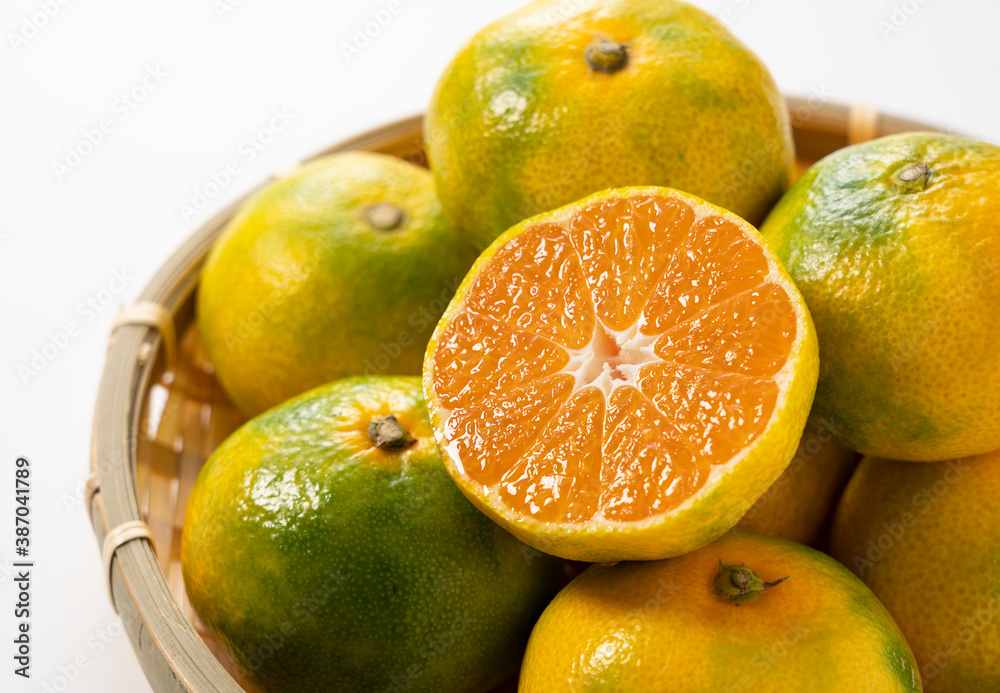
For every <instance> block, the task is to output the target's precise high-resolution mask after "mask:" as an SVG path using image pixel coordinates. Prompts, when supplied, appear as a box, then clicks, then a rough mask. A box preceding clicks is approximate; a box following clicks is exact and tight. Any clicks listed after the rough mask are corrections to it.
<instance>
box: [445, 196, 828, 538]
mask: <svg viewBox="0 0 1000 693" xmlns="http://www.w3.org/2000/svg"><path fill="white" fill-rule="evenodd" d="M755 236H756V232H755V231H753V229H752V228H751V227H749V226H748V225H746V224H745V223H743V222H742V221H741V220H739V219H738V218H736V217H734V216H732V215H730V214H728V213H726V212H724V211H722V210H719V209H718V208H715V207H712V206H710V205H707V204H705V203H704V202H703V201H700V200H697V198H694V197H691V196H687V195H684V194H680V193H677V192H676V191H671V190H667V189H662V188H637V189H626V190H623V191H611V192H609V193H606V194H602V195H597V196H594V197H593V198H590V199H588V200H585V201H582V202H580V203H578V204H577V205H572V206H570V207H567V208H565V210H560V211H557V212H555V213H553V215H549V216H546V217H541V218H539V219H536V220H529V221H528V222H525V224H523V225H521V227H518V228H517V229H514V230H512V231H511V232H510V233H508V234H506V235H505V236H504V237H502V238H501V239H499V240H498V241H497V243H496V244H494V247H493V248H492V249H491V251H488V252H487V253H485V254H484V256H483V257H482V258H481V259H480V260H479V261H478V262H477V265H476V266H475V267H474V269H473V271H472V272H471V273H470V275H469V277H468V278H467V279H466V282H465V284H464V285H463V287H462V289H460V291H459V295H458V296H457V297H456V299H455V301H454V302H453V303H452V306H451V307H449V310H448V313H447V314H446V317H445V319H444V320H443V321H442V322H441V324H440V325H439V326H438V330H437V332H436V333H435V337H434V339H433V340H432V345H431V347H430V349H429V350H428V357H427V365H426V367H425V388H426V389H427V390H428V391H429V393H430V394H429V396H428V400H429V401H432V416H433V417H434V420H435V423H438V424H439V425H438V427H437V430H438V436H439V444H440V445H441V446H442V450H443V451H444V452H445V454H446V458H447V459H448V460H450V461H451V463H453V465H454V467H455V469H454V472H456V473H457V475H458V476H459V477H463V478H464V479H465V480H466V481H468V482H470V483H471V484H472V485H474V486H477V487H479V488H481V489H485V490H486V493H487V494H488V496H489V499H490V500H492V501H493V502H494V503H497V504H499V505H502V506H503V508H504V509H505V510H508V511H510V513H512V514H513V515H516V516H520V517H524V518H530V519H531V520H533V521H535V522H538V523H554V524H559V525H567V526H572V525H584V524H586V523H588V522H591V521H596V522H601V523H639V522H642V521H645V520H649V519H650V518H654V517H656V516H658V515H661V514H663V513H667V512H670V511H674V510H677V509H678V508H680V507H682V506H684V504H685V503H689V502H690V501H691V500H692V498H693V497H695V496H696V495H698V494H699V493H701V492H702V491H703V489H704V488H705V487H706V485H709V484H710V483H711V482H712V481H713V480H717V478H718V476H719V475H720V474H721V473H723V472H722V471H721V468H725V467H727V466H729V465H731V463H732V462H733V460H734V458H736V457H738V456H739V455H740V454H741V453H742V452H743V451H744V450H746V449H747V448H748V447H751V446H753V445H754V444H755V443H756V442H758V441H759V440H760V439H761V436H762V434H763V433H764V432H765V431H766V430H768V427H769V426H771V424H772V420H773V418H774V416H775V412H776V411H777V410H778V409H779V408H781V405H782V399H783V397H782V395H783V390H788V389H790V388H792V386H793V385H792V384H793V382H794V383H795V385H794V387H795V388H796V389H801V390H803V391H804V392H805V399H806V402H805V405H806V407H808V397H809V396H811V388H812V383H811V382H810V378H811V377H814V376H811V375H810V374H809V373H805V374H804V375H803V376H802V377H801V378H799V377H798V376H797V374H796V366H797V364H798V361H799V359H798V358H797V357H796V358H790V356H791V355H793V354H796V353H797V352H798V350H799V349H801V348H802V347H801V345H803V344H805V345H807V347H806V348H804V350H803V351H804V353H808V351H809V346H808V345H810V336H811V332H810V329H811V326H810V325H809V322H808V316H807V315H806V313H805V310H804V308H802V306H801V302H800V300H799V298H798V295H797V294H796V293H795V289H794V286H792V285H791V283H790V282H789V281H788V280H787V279H786V278H785V277H783V275H782V274H781V272H780V267H779V266H778V265H777V264H776V263H775V262H774V260H773V258H771V257H770V256H769V254H768V253H767V251H766V250H765V249H764V248H763V247H762V244H761V242H760V241H759V240H758V239H756V238H755ZM811 348H813V349H814V348H815V345H814V344H813V345H812V346H811ZM807 360H808V359H807ZM813 367H814V365H813ZM807 370H808V369H807ZM800 381H801V384H800ZM796 404H797V405H798V406H799V408H801V402H798V401H797V402H796ZM805 415H806V412H802V411H796V412H795V413H794V414H793V416H792V423H790V424H789V426H790V429H796V427H797V430H791V435H793V436H794V437H795V438H796V439H797V437H798V435H799V434H800V433H801V427H802V425H804V422H805ZM779 447H780V446H779ZM782 456H784V451H781V452H779V453H778V455H777V457H782ZM789 457H790V455H787V456H784V457H783V459H780V460H778V461H776V462H775V463H774V464H773V465H772V466H773V469H768V473H771V474H773V476H777V474H779V473H780V471H781V469H782V468H783V467H784V465H785V464H787V462H788V459H789ZM764 466H767V465H764ZM771 481H773V478H772V479H771ZM767 483H769V482H767ZM765 489H766V484H765V485H764V486H763V487H760V488H751V489H744V490H743V491H742V493H743V494H745V495H752V494H756V495H753V497H749V498H742V499H740V500H739V501H738V503H737V504H739V503H744V504H745V505H746V506H748V505H749V504H751V503H752V502H753V501H754V500H755V499H756V497H757V496H759V495H760V493H762V492H763V491H764V490H765ZM474 495H475V494H474ZM480 500H482V498H481V499H480ZM487 504H489V501H487ZM743 509H744V510H745V509H746V508H745V507H744V508H743ZM738 519H739V516H738V515H737V516H735V517H732V518H730V521H729V525H728V526H732V524H735V522H736V521H737V520H738ZM728 526H725V527H722V528H721V529H720V530H718V531H719V533H721V532H722V531H725V529H728ZM703 541H704V540H703ZM539 548H543V550H549V551H553V552H556V553H559V549H558V547H555V546H551V545H547V544H546V545H544V546H539ZM653 550H655V549H653ZM663 550H665V549H664V547H660V548H659V551H663ZM666 550H670V549H666ZM560 555H565V554H560ZM567 557H577V556H567Z"/></svg>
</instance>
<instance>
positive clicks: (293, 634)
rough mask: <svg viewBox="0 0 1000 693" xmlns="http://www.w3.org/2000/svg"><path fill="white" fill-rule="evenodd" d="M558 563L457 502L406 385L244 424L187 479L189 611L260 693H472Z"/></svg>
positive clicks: (387, 382) (511, 657)
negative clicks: (398, 690)
mask: <svg viewBox="0 0 1000 693" xmlns="http://www.w3.org/2000/svg"><path fill="white" fill-rule="evenodd" d="M560 564H561V561H557V560H555V559H551V558H549V557H547V556H544V555H537V553H536V552H534V551H531V550H530V549H528V547H526V546H524V545H523V544H521V543H519V542H518V541H517V540H516V539H514V537H512V536H510V535H509V534H508V533H507V532H505V531H504V530H503V529H501V528H500V527H498V526H497V525H496V524H495V523H493V522H491V521H490V520H489V519H488V518H486V517H485V516H484V515H483V514H482V513H480V512H479V511H477V510H476V509H475V508H474V507H473V506H472V505H471V504H470V503H469V502H468V501H467V500H466V498H465V497H464V496H462V494H461V493H460V492H459V491H458V489H456V488H455V484H454V483H453V482H452V481H451V479H449V478H448V475H447V473H446V472H445V470H444V466H443V465H442V463H441V457H440V454H439V453H438V451H437V447H436V445H435V443H434V440H433V437H432V435H431V430H430V422H429V421H428V420H427V412H426V410H425V408H424V406H423V397H422V392H421V390H420V381H419V379H418V378H386V377H380V378H352V379H347V380H341V381H337V382H335V383H332V384H329V385H325V386H323V387H320V388H317V389H315V390H312V391H310V392H308V393H305V394H304V395H302V396H300V397H298V398H295V399H293V400H291V401H289V402H287V403H285V404H283V405H281V406H279V407H276V408H274V409H271V410H269V411H268V412H266V413H265V414H263V415H261V416H259V417H257V418H255V419H253V420H251V421H250V422H249V423H247V424H246V425H244V426H243V427H242V428H240V429H239V430H238V431H236V432H235V433H234V434H233V435H232V436H231V437H230V438H229V439H227V440H226V442H225V443H223V445H222V446H221V447H219V449H218V450H216V452H215V453H214V454H213V455H212V457H211V459H210V460H209V461H208V463H207V464H206V466H205V468H204V469H203V470H202V473H201V474H200V476H199V477H198V481H197V483H196V485H195V487H194V490H193V491H192V494H191V498H190V501H189V502H188V504H187V517H186V520H185V523H184V535H183V541H182V567H183V570H184V580H185V585H186V588H187V591H188V594H189V596H190V598H191V603H192V605H193V606H194V607H195V609H196V610H197V612H198V614H199V615H200V617H201V618H202V620H203V621H204V622H205V624H206V625H207V626H208V627H209V628H211V629H212V631H213V632H214V633H216V634H217V636H218V637H219V640H220V641H221V642H222V643H223V644H225V646H226V648H227V649H228V650H229V652H230V653H231V654H232V656H233V659H234V660H235V661H236V662H237V663H238V664H239V665H240V667H241V668H242V670H243V671H244V672H245V673H246V674H247V676H248V677H249V678H251V679H252V680H253V681H254V682H255V683H256V684H257V685H258V686H259V687H260V688H261V690H263V691H267V692H268V693H300V692H301V693H320V692H323V691H358V692H362V691H364V692H367V691H382V690H389V689H392V688H394V687H396V686H402V687H405V689H406V690H407V691H412V692H414V693H415V692H417V691H426V692H428V693H438V692H439V691H455V692H456V693H481V692H482V691H483V690H486V689H487V688H489V687H490V686H491V685H493V684H496V683H497V682H499V681H500V680H501V679H503V678H504V677H507V676H509V675H511V674H512V673H514V672H515V671H516V669H517V664H518V661H519V660H520V656H521V654H522V652H523V648H524V644H525V642H526V641H527V636H528V633H529V631H530V629H531V626H532V625H533V623H534V620H535V619H536V618H537V616H538V614H539V613H540V612H541V610H542V609H543V608H544V606H545V604H546V603H547V601H548V599H549V598H550V596H551V595H552V593H553V591H554V588H555V585H556V578H557V576H558V572H559V568H560ZM404 684H405V686H404Z"/></svg>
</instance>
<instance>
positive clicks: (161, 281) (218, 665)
mask: <svg viewBox="0 0 1000 693" xmlns="http://www.w3.org/2000/svg"><path fill="white" fill-rule="evenodd" d="M788 107H789V112H790V113H791V116H792V125H793V132H794V135H795V142H796V149H797V154H798V158H799V168H800V170H801V169H802V168H805V167H806V166H808V165H810V164H811V163H813V162H815V161H816V160H818V159H819V158H821V157H823V156H825V155H826V154H829V153H830V152H832V151H834V150H836V149H839V148H841V147H844V146H846V145H847V144H852V143H857V142H861V141H865V140H867V139H871V138H873V137H877V136H882V135H888V134H893V133H897V132H906V131H911V130H932V129H934V128H931V127H928V126H926V125H924V124H921V123H917V122H914V121H909V120H904V119H900V118H894V117H890V116H884V115H879V114H878V113H876V112H875V111H874V110H873V109H871V108H868V107H864V106H856V107H853V108H847V107H845V106H839V105H836V104H828V103H823V102H821V101H818V100H809V99H796V98H791V99H788ZM421 122H422V121H421V117H420V116H416V117H412V118H408V119H406V120H401V121H398V122H395V123H392V124H389V125H386V126H384V127H381V128H379V129H377V130H372V131H370V132H367V133H364V134H362V135H359V136H357V137H355V138H352V139H350V140H348V141H346V142H342V143H340V144H337V145H334V146H332V147H330V148H328V149H326V150H324V151H322V152H320V153H318V154H316V155H315V156H313V157H310V158H309V159H307V160H306V161H303V162H302V163H303V164H304V163H308V161H311V160H313V159H315V158H318V157H320V156H324V155H326V154H331V153H334V152H338V151H346V150H353V149H363V150H370V151H380V152H383V153H387V154H392V155H396V156H401V157H403V158H407V159H409V160H411V161H414V162H415V163H424V161H425V160H424V159H423V155H422V149H421V140H420V132H421ZM287 173H289V171H285V172H282V175H287ZM280 177H282V176H281V175H279V176H274V177H272V179H271V180H274V179H277V178H280ZM269 182H270V181H266V182H265V183H264V184H262V185H261V186H258V188H256V189H254V190H252V191H250V192H249V193H247V194H246V195H244V196H243V197H241V198H240V199H238V200H236V201H234V202H233V203H232V204H230V205H229V206H228V207H226V208H225V209H224V210H222V211H221V212H220V213H219V214H217V215H216V216H215V217H213V218H212V219H211V220H209V221H208V222H207V223H206V224H205V225H204V226H202V227H201V228H200V229H199V230H198V231H196V232H195V233H194V234H193V235H192V236H191V237H190V238H189V239H188V240H187V241H186V242H185V243H184V244H183V245H182V246H181V247H180V248H179V249H178V250H177V251H176V252H175V253H174V254H173V256H172V257H171V258H170V259H169V260H168V261H167V262H166V263H165V264H164V265H163V267H162V268H161V269H160V271H159V272H157V274H156V275H155V276H154V277H153V279H152V280H151V281H150V283H149V284H148V286H147V287H146V288H145V290H144V291H143V292H142V294H141V296H140V297H139V302H140V303H139V304H138V305H139V306H140V307H139V308H138V309H136V308H133V309H130V310H128V311H126V312H125V313H124V314H123V315H122V316H120V317H119V318H118V319H117V320H116V322H115V331H114V335H113V339H112V340H111V343H110V345H109V349H108V356H107V363H106V365H105V369H104V374H103V376H102V378H101V384H100V390H99V393H98V399H97V408H96V412H95V418H94V433H93V439H92V445H91V472H92V473H91V478H90V479H89V480H88V482H87V486H86V490H85V501H86V505H87V511H88V514H89V516H90V519H91V523H92V525H93V528H94V533H95V534H96V536H97V539H98V542H99V544H101V545H102V546H105V545H106V546H107V547H108V548H107V551H106V554H107V555H106V557H105V558H106V572H105V574H106V575H107V576H108V579H109V591H110V594H111V600H112V603H113V604H114V605H115V607H116V609H117V610H118V613H119V616H120V617H121V620H122V623H123V625H124V628H125V631H126V632H127V633H128V636H129V639H130V640H131V642H132V647H133V649H134V651H135V653H136V656H137V657H138V659H139V662H140V664H141V665H142V668H143V670H144V672H145V674H146V677H147V679H148V680H149V682H150V685H151V686H152V688H153V689H154V690H155V691H156V692H157V693H168V692H169V693H176V692H180V691H191V692H194V693H241V692H242V691H244V690H245V688H244V687H241V685H240V684H239V683H237V680H236V679H235V678H234V676H233V675H231V674H230V671H227V669H226V668H225V667H224V666H223V664H222V662H221V661H220V657H219V655H217V654H214V653H213V650H212V649H210V647H209V645H208V644H206V642H205V640H204V639H203V636H202V635H199V633H198V631H197V630H196V629H195V626H194V625H193V624H192V622H191V621H190V620H189V615H186V614H185V612H184V610H182V608H181V606H180V604H179V602H178V599H177V598H175V594H174V592H172V591H171V589H170V586H169V585H168V581H167V578H166V576H165V575H164V571H163V570H162V569H161V564H160V563H159V562H158V560H157V556H156V553H155V551H154V548H153V545H152V536H153V534H154V532H152V531H151V530H150V529H149V526H148V525H147V524H146V523H147V522H153V521H154V520H156V519H157V518H156V517H155V516H154V513H152V512H149V513H147V516H144V515H143V513H142V512H140V507H141V505H142V504H141V503H140V498H139V495H140V492H139V489H140V488H141V485H140V482H139V478H138V477H139V473H138V465H137V460H138V457H139V449H140V447H141V445H142V444H143V442H144V436H143V434H142V426H141V423H140V422H141V417H142V416H143V413H144V407H145V406H146V405H147V397H148V394H149V392H150V388H151V387H152V386H153V385H154V384H155V383H160V384H161V385H164V386H168V387H169V386H170V385H171V383H172V380H171V376H170V375H169V372H170V371H172V369H173V368H174V367H175V364H176V363H177V354H178V353H180V352H181V350H182V349H181V348H180V347H179V345H178V343H177V338H176V336H175V335H184V334H186V333H187V331H188V328H189V326H191V325H192V324H193V323H194V314H193V301H192V298H193V294H194V290H195V287H196V285H197V282H198V275H199V272H200V270H201V266H202V263H203V262H204V259H205V256H206V254H207V252H208V250H209V248H210V247H211V245H212V243H213V242H214V241H215V239H216V238H217V237H218V236H219V234H220V233H221V231H222V229H223V228H224V227H225V225H226V223H227V222H228V221H229V219H230V218H231V217H232V216H233V215H234V213H235V212H236V211H237V210H238V209H239V208H240V207H241V206H242V204H243V203H244V201H245V200H247V199H248V198H249V197H251V196H252V195H253V194H255V193H256V192H257V191H258V190H259V189H260V188H261V187H263V186H264V185H266V184H267V183H269ZM165 374H167V375H166V377H164V376H165ZM206 377H208V378H210V377H211V374H210V373H208V374H207V375H206ZM181 510H183V508H181ZM109 534H110V535H112V536H111V539H110V540H108V538H107V537H108V535H109ZM123 537H124V541H122V539H123ZM106 542H107V544H106ZM244 686H246V684H244Z"/></svg>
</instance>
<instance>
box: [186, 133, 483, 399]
mask: <svg viewBox="0 0 1000 693" xmlns="http://www.w3.org/2000/svg"><path fill="white" fill-rule="evenodd" d="M473 260H475V252H474V251H473V250H472V248H471V246H470V245H469V244H468V243H467V242H466V241H464V240H463V239H462V238H461V237H459V236H458V235H457V234H456V232H455V231H454V230H453V228H452V227H451V225H450V224H448V222H447V221H446V220H445V218H444V215H443V214H442V212H441V205H440V203H439V202H438V199H437V196H436V194H435V192H434V180H433V177H432V176H431V174H430V172H429V171H427V170H426V169H422V168H420V167H418V166H415V165H413V164H410V163H408V162H405V161H402V160H400V159H396V158H394V157H390V156H386V155H382V154H372V153H369V152H348V153H342V154H334V155H331V156H328V157H325V158H322V159H319V160H317V161H315V162H313V163H311V164H309V165H307V166H305V167H303V168H302V169H301V170H299V171H296V172H295V173H293V174H291V175H290V176H288V177H287V178H284V179H282V180H280V181H277V182H276V183H273V184H272V185H270V186H268V187H267V188H266V189H264V190H263V191H262V192H260V193H259V194H257V195H256V196H255V197H254V198H253V199H251V200H250V201H249V202H248V203H247V204H246V205H245V206H244V207H243V209H242V210H241V211H240V212H239V214H237V216H236V217H235V218H234V219H233V220H232V221H231V222H230V224H229V225H228V227H227V228H226V230H225V231H224V232H223V234H222V236H221V237H220V238H219V240H218V242H217V243H216V244H215V246H214V247H213V248H212V251H211V253H210V254H209V256H208V259H207V261H206V263H205V267H204V269H203V270H202V275H201V284H200V286H199V291H198V324H199V327H200V329H201V333H202V339H203V341H204V344H205V349H206V351H207V352H208V356H209V358H210V360H211V362H212V364H213V365H214V367H215V370H216V375H217V377H218V378H219V380H220V381H221V382H222V385H223V386H224V387H225V389H226V391H227V392H228V393H229V395H230V396H231V397H232V399H233V400H234V402H235V403H236V404H237V406H239V408H240V409H241V410H242V411H243V413H245V414H247V415H248V416H253V415H256V414H258V413H260V412H261V411H264V410H265V409H268V408H270V407H272V406H274V405H276V404H279V403H280V402H283V401H284V400H286V399H288V398H289V397H293V396H295V395H297V394H299V393H300V392H304V391H306V390H308V389H310V388H313V387H316V386H318V385H322V384H323V383H327V382H330V381H332V380H336V379H337V378H342V377H347V376H352V375H417V374H419V373H420V365H421V361H422V359H423V354H424V347H425V346H426V344H427V340H428V339H429V338H430V335H431V332H432V331H433V329H434V325H435V324H436V323H437V320H438V318H439V317H440V315H441V313H442V312H444V309H445V307H446V306H447V305H448V301H449V300H450V298H451V295H452V294H453V293H454V291H455V288H456V287H457V285H458V282H459V281H461V279H462V277H463V276H464V275H465V272H466V270H468V268H469V267H470V266H471V265H472V262H473Z"/></svg>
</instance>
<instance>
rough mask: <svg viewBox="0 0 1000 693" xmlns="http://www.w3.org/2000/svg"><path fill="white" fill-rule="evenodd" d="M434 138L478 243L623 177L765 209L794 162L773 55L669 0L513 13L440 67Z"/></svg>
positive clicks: (730, 205)
mask: <svg viewBox="0 0 1000 693" xmlns="http://www.w3.org/2000/svg"><path fill="white" fill-rule="evenodd" d="M426 139H427V144H428V155H429V158H430V160H431V164H432V169H433V171H434V175H435V180H436V182H437V187H438V193H439V195H440V197H441V204H442V206H443V208H444V210H445V213H446V214H447V215H448V217H449V219H450V220H451V222H452V223H453V224H455V226H456V227H457V228H459V229H460V230H462V231H463V232H464V233H466V234H467V235H468V237H469V238H471V239H473V241H474V242H475V243H476V244H477V246H478V247H479V248H485V247H486V246H487V245H489V243H490V242H491V241H493V239H495V238H496V237H497V236H498V235H499V234H500V233H502V232H504V231H506V230H507V229H508V228H509V227H511V226H512V225H514V224H516V223H518V222H520V221H522V220H523V219H526V218H528V217H531V216H534V215H536V214H539V213H542V212H546V211H549V210H552V209H555V208H556V207H560V206H562V205H565V204H568V203H571V202H573V201H575V200H578V199H580V198H582V197H584V196H586V195H589V194H592V193H595V192H597V191H600V190H605V189H608V188H618V187H623V186H629V185H664V186H669V187H672V188H678V189H681V190H685V191H688V192H690V193H692V194H694V195H698V196H699V197H703V198H704V199H706V200H708V201H709V202H713V203H715V204H718V205H720V206H722V207H724V208H726V209H729V210H731V211H733V212H734V213H735V214H737V215H739V216H741V217H743V218H745V219H748V220H749V221H750V222H752V223H760V222H761V221H762V220H763V218H764V216H765V214H766V213H767V210H768V209H769V208H770V207H771V206H772V205H773V203H774V202H775V201H776V200H777V199H778V197H780V196H781V193H782V192H783V191H784V189H785V188H786V187H787V186H788V183H789V182H790V174H791V170H792V163H793V156H792V149H793V148H792V141H791V132H790V129H789V127H788V116H787V113H786V111H785V106H784V102H783V100H782V98H781V95H780V94H779V93H778V90H777V88H776V87H775V85H774V82H773V80H772V79H771V76H770V74H768V72H767V69H766V68H765V67H764V66H763V65H762V64H761V62H760V61H759V60H758V59H757V57H756V56H755V55H754V54H753V53H751V52H750V51H749V50H748V49H747V48H746V47H745V46H743V45H742V44H741V43H740V42H739V41H738V40H737V39H736V37H734V36H733V35H732V34H731V33H729V32H728V31H727V30H726V29H725V27H723V26H722V25H721V24H720V23H719V22H717V21H716V20H715V19H713V18H712V17H710V16H709V15H707V14H705V13H704V12H702V11H701V10H699V9H697V8H695V7H692V6H691V5H688V4H687V3H683V2H676V1H674V0H574V2H573V3H566V2H564V1H563V0H542V1H540V2H534V3H531V4H530V5H528V6H526V7H524V8H523V9H521V10H519V11H517V12H515V13H513V14H511V15H508V16H507V17H504V18H503V19H501V20H499V21H498V22H496V23H495V24H493V25H492V26H490V27H487V28H486V29H484V30H483V31H481V32H480V33H479V34H477V35H476V36H475V38H473V39H472V41H471V42H470V43H469V44H468V45H467V46H466V47H465V48H463V49H462V50H461V51H460V52H459V54H458V55H457V56H456V57H455V59H454V60H453V61H452V63H451V64H450V65H449V67H448V68H447V69H446V70H445V72H444V74H443V75H442V77H441V80H440V82H439V83H438V86H437V90H436V92H435V95H434V98H433V101H432V103H431V105H430V108H429V109H428V113H427V119H426Z"/></svg>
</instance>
